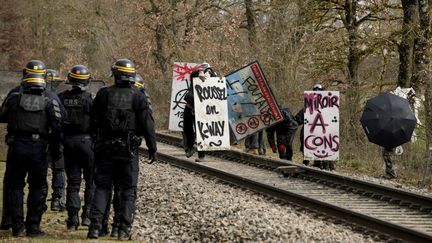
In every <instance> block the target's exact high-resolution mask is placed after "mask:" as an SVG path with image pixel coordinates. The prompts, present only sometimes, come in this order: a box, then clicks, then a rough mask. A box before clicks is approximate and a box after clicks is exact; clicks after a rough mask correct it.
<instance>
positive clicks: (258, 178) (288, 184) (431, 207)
mask: <svg viewBox="0 0 432 243" xmlns="http://www.w3.org/2000/svg"><path fill="white" fill-rule="evenodd" d="M157 139H158V142H159V144H158V156H159V159H160V160H162V161H164V162H167V163H170V164H173V165H176V166H179V167H182V168H186V169H188V170H193V171H196V172H200V173H203V174H206V175H209V176H212V177H216V178H219V179H221V180H223V181H226V182H228V183H231V184H234V185H238V186H240V187H244V188H248V189H251V190H254V191H257V192H259V193H263V194H266V195H269V196H272V197H274V198H278V199H280V200H282V201H285V202H289V203H292V204H296V205H299V206H301V207H304V208H307V209H309V210H312V211H315V212H317V213H319V214H324V215H327V216H330V217H332V218H337V219H339V220H342V221H344V222H347V223H350V224H355V225H359V226H361V227H365V228H367V229H368V230H370V231H372V232H376V233H377V234H384V235H388V236H390V238H396V239H400V240H403V241H410V242H432V198H431V197H427V196H424V195H421V194H415V193H412V192H408V191H405V190H400V189H395V188H391V187H386V186H383V185H379V184H376V183H371V182H366V181H361V180H358V179H355V178H352V177H348V176H344V175H340V174H337V173H331V172H327V171H322V170H319V169H315V168H311V167H305V166H302V165H298V164H294V163H290V162H288V161H287V162H285V161H282V160H278V159H272V158H268V157H264V156H255V155H250V154H246V153H242V152H238V151H234V150H231V151H217V152H216V151H215V152H209V153H208V154H209V156H207V160H206V162H200V163H197V162H194V160H193V159H192V158H189V159H188V158H186V157H185V156H184V150H183V148H182V145H181V138H179V137H177V136H173V135H169V134H164V133H158V134H157ZM280 168H290V170H289V172H286V171H285V170H281V169H280ZM284 173H285V174H284Z"/></svg>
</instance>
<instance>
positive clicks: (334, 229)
mask: <svg viewBox="0 0 432 243" xmlns="http://www.w3.org/2000/svg"><path fill="white" fill-rule="evenodd" d="M137 197H138V198H137V212H136V216H135V221H134V229H133V232H134V233H133V239H134V240H138V241H164V242H166V241H171V242H179V241H186V242H191V241H199V242H210V241H211V242H226V241H229V242H356V243H360V242H377V239H374V238H372V237H370V236H365V235H362V234H360V233H358V232H356V231H353V230H352V229H351V227H350V226H346V225H341V224H334V223H332V222H329V221H328V220H325V219H320V218H319V217H317V216H316V215H315V214H313V213H308V212H304V211H301V210H299V209H298V208H297V209H296V208H295V207H293V206H290V205H287V204H280V203H276V202H274V200H272V199H268V198H266V197H265V196H262V195H259V194H257V193H254V192H251V191H247V190H243V189H241V188H237V187H232V186H229V185H226V184H224V183H221V182H219V181H217V180H215V179H211V178H206V177H203V176H202V175H198V174H195V173H193V172H189V171H186V170H183V169H179V168H176V167H173V166H170V165H168V164H164V163H155V164H151V165H149V164H146V163H145V162H141V167H140V180H139V185H138V192H137ZM378 241H379V240H378Z"/></svg>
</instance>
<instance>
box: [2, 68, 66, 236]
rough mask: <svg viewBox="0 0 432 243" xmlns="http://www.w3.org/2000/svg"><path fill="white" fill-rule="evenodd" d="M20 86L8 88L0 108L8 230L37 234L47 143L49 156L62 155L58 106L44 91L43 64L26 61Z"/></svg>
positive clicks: (42, 207)
mask: <svg viewBox="0 0 432 243" xmlns="http://www.w3.org/2000/svg"><path fill="white" fill-rule="evenodd" d="M29 63H30V64H31V67H30V68H29V65H27V69H31V70H32V72H31V73H30V71H29V70H25V73H27V74H26V75H25V76H24V78H23V80H22V82H21V87H20V88H19V89H18V90H17V89H14V90H12V91H11V92H10V93H9V95H8V96H7V97H6V100H5V102H4V104H3V106H2V109H1V111H0V121H1V122H6V123H7V124H8V125H7V132H8V133H7V135H6V141H7V144H8V146H9V150H8V155H7V162H6V172H5V178H4V179H5V181H7V184H8V185H7V190H8V193H9V195H8V197H7V202H8V207H9V210H10V213H11V216H12V234H13V236H16V237H19V236H24V235H25V233H26V234H27V236H41V235H44V232H43V231H41V230H40V222H41V218H42V214H43V212H44V211H45V207H46V205H45V200H46V197H47V191H48V190H47V189H48V185H47V169H48V161H47V147H48V144H50V152H51V156H52V158H53V159H59V158H60V157H61V156H62V155H61V154H62V151H61V147H60V143H61V140H62V132H61V124H60V123H61V110H60V105H59V103H58V101H57V100H55V99H53V98H51V97H50V96H49V95H48V94H47V93H46V92H45V87H46V83H45V74H46V68H45V65H44V64H43V63H42V62H40V61H38V60H34V61H30V62H29ZM26 177H27V183H28V184H29V193H28V198H27V216H26V220H25V222H24V210H23V203H24V202H23V201H24V187H25V183H26Z"/></svg>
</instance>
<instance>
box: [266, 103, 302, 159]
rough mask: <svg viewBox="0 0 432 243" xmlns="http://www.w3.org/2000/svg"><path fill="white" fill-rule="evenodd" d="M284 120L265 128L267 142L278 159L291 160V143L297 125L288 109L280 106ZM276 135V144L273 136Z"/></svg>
mask: <svg viewBox="0 0 432 243" xmlns="http://www.w3.org/2000/svg"><path fill="white" fill-rule="evenodd" d="M280 110H281V112H282V114H283V116H284V120H283V121H282V122H279V123H277V124H275V125H274V126H271V127H269V128H267V130H266V132H267V140H268V143H269V145H270V147H271V149H272V151H273V153H279V158H280V159H286V160H290V161H291V160H292V156H293V148H292V143H293V141H294V136H295V133H296V131H297V128H298V123H297V121H296V120H295V119H294V116H293V114H292V113H291V111H290V109H289V108H288V107H283V106H280ZM275 133H276V142H277V143H275V139H274V134H275Z"/></svg>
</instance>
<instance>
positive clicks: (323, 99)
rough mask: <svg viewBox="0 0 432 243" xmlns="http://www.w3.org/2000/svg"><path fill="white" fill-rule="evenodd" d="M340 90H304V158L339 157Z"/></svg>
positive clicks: (334, 158) (335, 158)
mask: <svg viewBox="0 0 432 243" xmlns="http://www.w3.org/2000/svg"><path fill="white" fill-rule="evenodd" d="M339 102H340V99H339V91H305V92H304V158H305V159H306V160H338V159H339V148H340V143H339V142H340V139H339V107H340V103H339Z"/></svg>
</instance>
